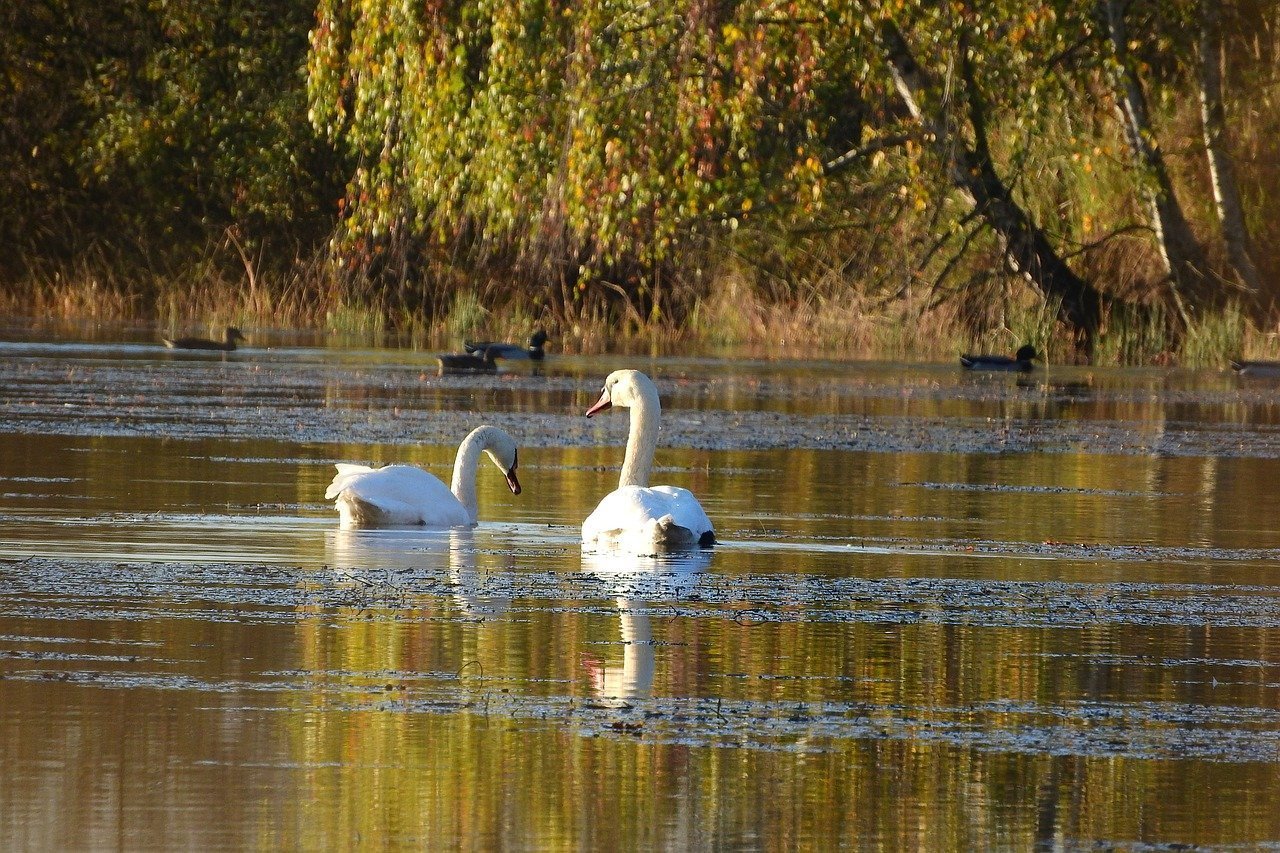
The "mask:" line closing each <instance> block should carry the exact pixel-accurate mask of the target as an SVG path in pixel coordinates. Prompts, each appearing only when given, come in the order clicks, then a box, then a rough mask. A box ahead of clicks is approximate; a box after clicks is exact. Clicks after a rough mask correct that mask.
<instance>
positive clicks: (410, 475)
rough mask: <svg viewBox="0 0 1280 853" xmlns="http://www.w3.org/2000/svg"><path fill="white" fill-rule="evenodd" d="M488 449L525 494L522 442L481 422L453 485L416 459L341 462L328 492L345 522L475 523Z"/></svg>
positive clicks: (462, 448)
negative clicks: (519, 469) (519, 462)
mask: <svg viewBox="0 0 1280 853" xmlns="http://www.w3.org/2000/svg"><path fill="white" fill-rule="evenodd" d="M482 451H483V452H484V453H486V454H488V456H489V458H490V459H491V460H493V464H495V465H497V466H498V469H499V470H501V471H502V473H503V474H504V475H505V476H506V478H507V486H508V488H510V489H511V493H512V494H513V495H518V494H520V481H519V480H518V479H517V478H516V443H515V441H513V440H512V438H511V436H509V435H507V434H506V433H505V432H503V431H502V430H500V429H498V428H497V427H495V426H487V425H486V426H481V427H476V428H475V429H474V430H472V431H471V434H470V435H468V436H467V437H466V438H464V439H463V440H462V444H460V445H459V446H458V456H457V458H456V459H455V460H454V463H453V487H452V489H448V488H445V485H444V483H443V482H441V481H440V479H439V478H438V477H436V476H435V475H434V474H429V473H427V472H426V471H424V470H422V469H421V468H419V467H417V466H416V465H385V466H383V467H381V468H370V467H368V466H367V465H348V464H346V463H342V462H339V463H338V465H337V468H338V474H337V476H335V477H334V478H333V482H332V483H330V484H329V488H328V490H326V491H325V493H324V496H325V499H326V500H333V501H334V507H336V508H337V510H338V515H339V516H340V517H341V525H342V527H345V528H352V527H396V526H406V525H422V526H426V527H456V526H466V527H471V526H474V525H475V524H476V521H477V518H476V515H477V505H476V467H477V465H478V464H479V461H480V453H481V452H482Z"/></svg>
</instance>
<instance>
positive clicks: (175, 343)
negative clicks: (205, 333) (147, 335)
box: [160, 326, 248, 352]
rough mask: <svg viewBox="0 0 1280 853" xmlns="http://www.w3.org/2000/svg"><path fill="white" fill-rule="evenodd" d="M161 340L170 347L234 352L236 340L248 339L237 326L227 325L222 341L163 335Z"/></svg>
mask: <svg viewBox="0 0 1280 853" xmlns="http://www.w3.org/2000/svg"><path fill="white" fill-rule="evenodd" d="M160 340H162V341H164V345H165V346H167V347H168V348H169V349H203V350H221V351H222V352H232V351H233V350H235V348H236V341H243V340H248V339H247V338H246V337H245V336H244V335H243V334H242V333H241V332H240V330H239V329H237V328H236V327H235V326H227V328H226V331H225V332H223V334H222V340H220V341H212V340H209V339H208V338H166V337H161V338H160Z"/></svg>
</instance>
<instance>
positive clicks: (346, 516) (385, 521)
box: [333, 492, 398, 528]
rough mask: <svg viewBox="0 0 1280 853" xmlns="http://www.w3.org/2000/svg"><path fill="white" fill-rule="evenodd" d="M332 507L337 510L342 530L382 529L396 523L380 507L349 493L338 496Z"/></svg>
mask: <svg viewBox="0 0 1280 853" xmlns="http://www.w3.org/2000/svg"><path fill="white" fill-rule="evenodd" d="M333 505H334V507H335V508H336V509H337V510H338V517H339V524H340V525H341V526H342V527H344V528H352V527H383V526H386V525H390V524H395V523H396V522H397V521H398V519H396V518H394V517H393V515H392V514H391V513H389V512H387V511H386V510H385V509H383V508H382V507H380V506H378V505H377V504H375V503H372V502H370V501H366V500H364V499H363V498H361V497H360V496H359V495H353V494H351V493H350V492H343V493H342V494H340V495H338V499H337V501H335V502H334V504H333Z"/></svg>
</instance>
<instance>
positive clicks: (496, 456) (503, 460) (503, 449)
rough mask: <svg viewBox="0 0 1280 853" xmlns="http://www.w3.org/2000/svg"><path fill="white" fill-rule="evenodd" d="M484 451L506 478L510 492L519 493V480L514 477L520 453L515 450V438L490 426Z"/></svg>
mask: <svg viewBox="0 0 1280 853" xmlns="http://www.w3.org/2000/svg"><path fill="white" fill-rule="evenodd" d="M481 429H483V427H481ZM484 452H485V455H487V456H488V457H489V458H490V459H491V460H492V461H493V464H494V465H497V466H498V470H499V471H501V472H502V475H503V476H504V477H506V478H507V488H508V489H510V490H511V494H513V495H518V494H520V480H519V478H517V477H516V465H517V464H518V462H519V456H520V453H519V451H518V450H516V443H515V440H514V439H512V438H511V436H509V435H507V434H506V433H505V432H503V431H502V430H500V429H497V428H496V427H490V428H489V430H488V432H487V434H486V441H485V444H484Z"/></svg>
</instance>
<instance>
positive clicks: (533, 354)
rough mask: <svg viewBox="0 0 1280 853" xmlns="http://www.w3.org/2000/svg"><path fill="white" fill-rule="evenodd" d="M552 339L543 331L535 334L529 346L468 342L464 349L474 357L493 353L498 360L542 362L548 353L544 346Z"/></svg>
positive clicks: (530, 339)
mask: <svg viewBox="0 0 1280 853" xmlns="http://www.w3.org/2000/svg"><path fill="white" fill-rule="evenodd" d="M549 340H551V338H549V337H547V333H546V332H544V331H543V330H542V329H539V330H538V331H536V332H534V333H533V335H531V336H530V338H529V346H528V347H527V348H526V347H522V346H520V345H519V344H504V343H498V342H496V341H467V342H466V343H464V344H463V349H465V350H466V351H467V352H469V353H471V354H472V355H482V354H484V353H486V352H491V353H493V354H494V357H496V358H506V359H512V360H515V359H522V358H523V359H532V360H533V361H542V360H543V359H544V358H546V355H547V354H546V352H544V351H543V349H542V345H543V344H545V343H546V342H547V341H549Z"/></svg>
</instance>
